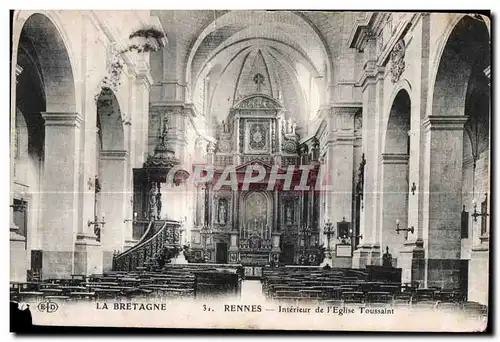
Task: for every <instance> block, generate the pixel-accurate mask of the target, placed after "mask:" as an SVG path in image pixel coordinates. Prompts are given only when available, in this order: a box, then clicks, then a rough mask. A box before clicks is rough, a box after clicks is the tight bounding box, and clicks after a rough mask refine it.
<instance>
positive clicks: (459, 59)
mask: <svg viewBox="0 0 500 342" xmlns="http://www.w3.org/2000/svg"><path fill="white" fill-rule="evenodd" d="M489 49H490V34H489V29H488V24H487V23H486V22H484V19H478V18H473V17H472V16H470V15H458V16H457V17H456V18H454V20H452V21H451V22H450V23H449V25H448V26H447V28H446V30H445V34H444V35H443V39H442V41H441V42H440V44H439V48H438V53H437V54H436V59H435V60H434V63H433V65H436V66H437V67H436V68H434V69H433V70H432V71H431V78H430V79H431V82H432V83H431V84H430V87H429V93H428V97H429V98H428V110H427V114H428V115H435V116H436V115H446V116H460V115H465V114H464V113H465V97H466V93H467V86H468V81H469V78H470V76H471V72H472V69H473V68H474V67H476V68H477V67H478V66H477V65H475V63H477V62H480V61H481V60H482V61H483V62H484V63H487V64H488V65H489V63H490V61H489ZM457 70H460V72H457Z"/></svg>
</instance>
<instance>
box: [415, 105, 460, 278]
mask: <svg viewBox="0 0 500 342" xmlns="http://www.w3.org/2000/svg"><path fill="white" fill-rule="evenodd" d="M435 114H439V113H435ZM466 121H467V118H466V117H464V116H439V115H430V116H428V117H427V118H426V119H425V120H424V122H423V126H424V129H425V137H426V141H425V148H426V149H425V160H424V165H425V169H424V179H423V183H424V184H423V188H424V191H423V193H422V194H421V195H422V196H424V198H423V204H424V205H423V227H422V229H423V231H422V236H423V241H424V246H426V252H427V256H426V257H427V258H426V259H427V260H426V263H427V269H426V270H427V276H426V279H427V286H439V287H445V288H455V287H459V271H460V252H461V236H460V232H461V229H460V227H461V211H462V163H463V162H462V159H463V129H464V124H465V122H466Z"/></svg>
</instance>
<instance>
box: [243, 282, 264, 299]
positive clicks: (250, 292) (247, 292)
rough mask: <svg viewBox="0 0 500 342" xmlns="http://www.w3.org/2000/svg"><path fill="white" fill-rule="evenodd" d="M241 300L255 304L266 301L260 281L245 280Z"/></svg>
mask: <svg viewBox="0 0 500 342" xmlns="http://www.w3.org/2000/svg"><path fill="white" fill-rule="evenodd" d="M241 300H244V301H247V300H248V301H255V302H258V301H259V302H260V301H264V300H265V297H264V294H263V293H262V283H261V282H260V280H243V281H242V282H241Z"/></svg>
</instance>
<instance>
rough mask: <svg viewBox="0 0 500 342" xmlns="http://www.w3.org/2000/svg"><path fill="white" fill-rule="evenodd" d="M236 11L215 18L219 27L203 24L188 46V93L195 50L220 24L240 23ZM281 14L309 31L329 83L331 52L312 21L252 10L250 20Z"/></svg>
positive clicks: (298, 14) (291, 14)
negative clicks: (321, 58)
mask: <svg viewBox="0 0 500 342" xmlns="http://www.w3.org/2000/svg"><path fill="white" fill-rule="evenodd" d="M254 12H255V13H254ZM237 13H238V12H228V13H226V14H224V15H222V16H220V17H218V18H217V26H219V27H217V26H216V25H215V20H214V21H211V22H210V23H209V24H207V25H206V26H205V28H204V29H203V31H202V32H201V33H200V34H199V35H198V38H197V39H196V40H195V41H194V42H193V44H192V45H191V46H190V47H189V49H188V55H187V58H186V60H185V62H184V63H185V74H184V77H185V81H186V82H185V83H186V84H187V87H188V94H191V93H192V88H193V86H194V85H193V84H192V80H191V68H192V63H193V60H194V56H195V54H196V52H197V51H198V48H199V47H200V45H201V44H202V42H203V40H204V39H205V37H207V36H208V35H209V34H211V33H212V32H213V31H215V30H217V29H218V28H220V27H221V26H228V25H231V24H233V23H239V24H241V21H240V20H238V18H237V17H236V16H237ZM283 15H288V16H291V17H290V18H289V20H287V22H288V24H290V23H291V22H295V25H297V26H300V25H303V26H304V27H306V28H308V29H309V30H310V31H311V37H312V39H311V42H313V43H314V44H316V45H317V46H318V47H319V50H320V51H321V54H322V56H323V59H324V60H326V63H324V65H325V66H326V70H325V73H326V77H327V81H328V82H327V83H329V82H330V81H331V79H332V76H331V73H332V71H333V59H332V56H331V53H330V51H329V49H328V45H327V43H326V40H325V39H324V37H323V36H322V35H321V34H320V33H321V32H320V31H319V30H318V28H316V27H315V26H314V25H313V23H312V22H311V21H310V20H307V19H306V17H305V16H304V15H302V14H300V13H297V12H288V13H286V12H264V11H252V21H256V20H257V17H259V16H262V17H266V16H276V17H279V16H283ZM293 18H296V19H293ZM247 19H248V18H247ZM270 21H271V22H273V20H270ZM277 22H279V20H277ZM245 26H246V24H245ZM303 50H305V51H310V49H308V48H305V49H303Z"/></svg>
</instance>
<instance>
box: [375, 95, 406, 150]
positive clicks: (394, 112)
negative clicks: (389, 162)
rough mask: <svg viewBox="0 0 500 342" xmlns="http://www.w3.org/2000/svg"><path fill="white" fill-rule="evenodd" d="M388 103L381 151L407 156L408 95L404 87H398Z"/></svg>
mask: <svg viewBox="0 0 500 342" xmlns="http://www.w3.org/2000/svg"><path fill="white" fill-rule="evenodd" d="M390 103H391V107H390V110H389V115H388V118H387V124H386V129H385V136H384V139H383V144H384V145H383V148H382V151H384V153H392V154H408V149H409V141H408V132H409V131H410V128H411V127H410V122H411V99H410V94H409V93H408V91H407V90H406V89H405V88H404V87H400V88H398V89H397V92H396V93H395V95H394V98H393V99H392V101H391V102H390Z"/></svg>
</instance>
